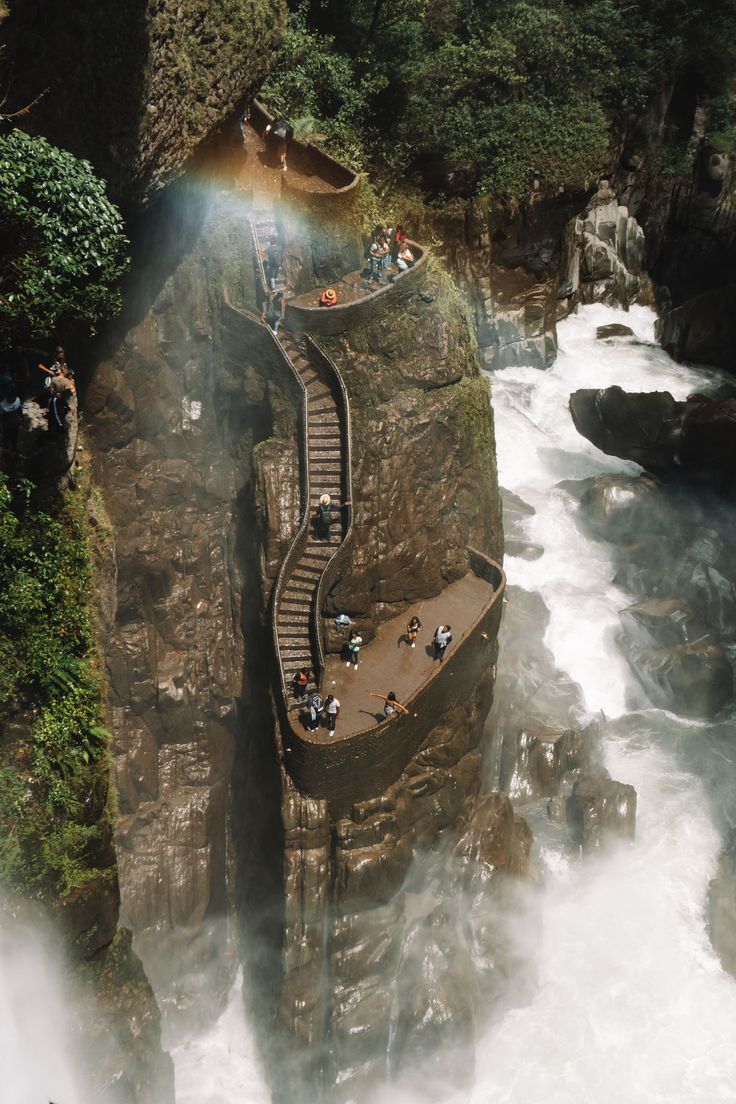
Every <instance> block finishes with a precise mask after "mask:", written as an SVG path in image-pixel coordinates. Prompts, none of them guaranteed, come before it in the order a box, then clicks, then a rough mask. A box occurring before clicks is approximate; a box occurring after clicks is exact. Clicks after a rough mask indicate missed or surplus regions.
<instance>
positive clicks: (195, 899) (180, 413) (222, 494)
mask: <svg viewBox="0 0 736 1104" xmlns="http://www.w3.org/2000/svg"><path fill="white" fill-rule="evenodd" d="M246 232H247V223H245V222H244V216H243V213H242V211H240V209H235V208H233V207H232V206H230V207H229V208H228V207H227V205H224V207H220V206H218V204H217V202H216V201H215V200H214V199H213V198H212V197H204V196H202V194H201V193H199V194H198V196H195V194H194V193H192V192H190V191H188V190H186V189H184V190H183V191H181V192H177V193H175V194H172V195H171V196H170V197H169V206H168V207H167V208H166V210H165V211H159V213H158V216H157V218H156V220H155V227H154V230H152V232H151V234H150V235H148V237H147V238H146V240H147V243H148V246H147V248H148V249H149V250H150V253H146V254H145V255H144V256H142V257H141V258H140V259H139V260H140V267H139V269H137V270H136V271H135V272H134V274H133V277H132V280H131V287H130V288H129V295H128V303H129V313H128V315H127V316H126V317H124V318H123V319H121V321H120V323H119V325H116V327H115V328H114V329H112V330H111V331H110V333H109V334H108V335H106V337H105V339H104V341H103V343H102V345H101V348H100V358H99V361H98V363H97V365H96V366H95V368H94V371H93V373H92V376H91V379H90V382H89V384H88V386H87V389H86V395H85V410H86V414H87V417H88V419H89V420H90V424H91V430H90V442H91V451H92V455H93V459H94V464H95V467H96V470H97V472H98V474H99V481H100V483H101V484H102V487H103V490H104V494H105V499H106V502H107V505H108V509H109V513H110V518H111V520H112V523H113V526H114V528H115V532H116V543H117V593H116V614H115V619H114V624H113V626H112V630H111V634H110V642H109V646H108V649H107V667H108V675H109V680H110V687H111V715H112V729H113V733H114V769H115V777H116V783H117V790H118V795H119V803H120V817H119V822H118V832H117V841H116V842H117V850H118V860H119V867H120V876H121V886H122V897H123V912H124V916H125V918H126V922H127V923H128V924H129V925H130V926H131V927H132V928H133V930H134V932H135V937H136V946H137V948H138V950H139V952H140V953H141V955H142V956H143V959H144V963H145V965H146V968H147V970H148V971H149V972H150V974H151V978H152V980H153V982H154V984H155V988H156V991H157V993H158V994H159V996H160V997H161V999H162V1000H163V1001H164V1006H165V1007H166V1008H167V1009H168V1008H170V1009H172V1010H173V1009H174V1008H175V1007H176V1008H177V1009H178V1010H179V1012H181V1014H182V1016H183V1017H184V1018H185V1019H186V1020H187V1021H188V1022H189V1023H190V1024H195V1023H196V1022H198V1021H206V1020H207V1018H208V1017H209V1015H210V1014H211V1012H212V1009H213V1008H214V1007H217V1006H218V1005H219V1001H220V999H221V996H222V992H223V990H224V989H225V988H226V987H227V984H228V980H229V979H230V978H231V976H232V972H233V968H234V963H233V960H232V959H229V960H225V959H219V958H218V956H219V955H220V954H221V952H222V949H223V942H222V939H221V938H220V937H221V936H222V930H223V929H222V924H223V917H224V915H225V913H226V911H227V909H228V896H229V891H228V881H227V876H228V863H229V856H228V846H227V836H226V825H227V818H228V813H229V807H230V782H231V770H232V763H233V756H234V749H235V739H236V736H237V735H238V733H239V732H240V731H241V725H242V721H241V719H240V715H239V708H240V702H241V695H242V694H243V693H244V674H243V672H244V665H245V664H246V663H247V662H248V660H249V659H250V658H251V657H250V656H249V655H246V652H245V645H244V635H245V626H246V625H248V626H249V627H250V630H251V634H252V635H253V639H254V640H256V639H257V635H256V634H257V631H258V626H259V623H260V617H261V608H262V607H261V602H265V597H266V595H267V591H266V592H265V594H264V595H263V596H262V597H261V596H260V595H261V592H260V588H258V589H253V591H252V594H253V598H252V599H251V600H250V601H249V603H247V604H246V605H244V604H243V603H242V601H241V594H242V590H243V587H244V586H245V585H246V579H247V578H249V577H251V575H252V576H254V577H257V574H258V572H259V565H258V564H257V563H255V562H253V560H254V558H255V557H257V553H255V552H253V551H252V550H253V549H254V548H255V547H256V543H255V534H257V533H259V531H260V526H261V525H267V524H270V523H271V520H272V519H273V518H276V517H279V518H280V519H281V520H280V522H279V525H278V527H277V529H276V530H275V531H274V532H273V534H272V536H271V538H270V540H269V543H268V545H267V547H266V549H265V551H264V561H265V565H266V568H265V569H266V572H267V573H268V572H271V573H272V572H274V571H275V570H276V565H277V562H279V561H280V558H281V556H282V555H283V551H284V548H285V546H286V545H287V544H288V538H289V537H290V535H291V533H290V529H289V526H290V524H292V525H293V522H294V515H295V512H296V511H297V510H298V505H297V504H296V503H295V502H294V497H295V495H296V494H298V483H297V484H296V488H295V483H294V480H293V471H294V468H293V462H294V461H293V454H294V452H295V446H294V445H293V444H292V446H291V452H290V449H289V443H290V442H292V443H293V442H294V439H295V421H294V412H293V408H292V406H291V399H290V396H289V393H288V384H287V383H285V382H284V377H283V372H282V375H281V376H280V375H279V369H278V364H277V363H274V364H269V363H268V361H267V358H264V357H263V356H262V355H261V354H260V350H259V349H257V348H256V347H255V346H254V342H253V337H252V332H251V330H250V329H249V328H248V326H247V324H246V323H245V322H243V320H242V319H239V317H238V316H237V315H236V314H235V313H234V312H232V311H229V310H228V309H227V308H226V305H225V303H224V300H223V292H224V291H227V292H228V294H229V295H230V296H232V297H235V296H240V297H241V298H242V297H244V296H245V295H246V294H247V289H245V288H244V287H243V283H242V282H243V275H242V241H243V238H244V236H245V234H246ZM185 242H188V243H189V251H188V252H186V251H185V252H184V253H182V251H181V246H182V244H183V243H185ZM233 257H235V258H236V261H235V263H233V260H232V259H233ZM271 436H278V437H279V438H280V440H281V442H282V445H281V448H280V449H277V448H275V447H274V448H270V449H269V448H268V447H267V446H265V445H264V447H263V448H262V449H261V452H260V455H258V453H257V454H256V459H257V460H258V461H259V464H258V468H257V475H256V474H255V473H254V468H253V459H252V457H251V449H252V448H253V447H254V446H255V445H257V444H259V443H260V442H265V441H266V439H268V438H269V437H271ZM275 470H278V472H280V473H281V475H282V476H283V477H284V482H281V479H280V477H279V476H276V475H274V471H275ZM257 659H258V646H257V645H256V644H254V646H253V657H252V662H254V661H257ZM248 693H250V691H248ZM252 693H253V694H254V695H256V694H261V695H262V694H263V684H261V685H260V687H259V690H258V691H255V690H254V691H253V692H252ZM253 708H255V707H253ZM253 708H252V709H251V710H250V712H249V713H248V714H247V716H250V717H254V716H255V713H254V711H253ZM259 716H260V714H259ZM264 819H265V813H264ZM276 845H277V841H276ZM165 948H166V949H165ZM216 960H217V961H216Z"/></svg>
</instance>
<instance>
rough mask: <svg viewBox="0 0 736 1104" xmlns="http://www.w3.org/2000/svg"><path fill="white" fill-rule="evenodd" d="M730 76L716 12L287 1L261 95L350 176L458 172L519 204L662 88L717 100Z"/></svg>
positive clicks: (507, 3)
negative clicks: (312, 130)
mask: <svg viewBox="0 0 736 1104" xmlns="http://www.w3.org/2000/svg"><path fill="white" fill-rule="evenodd" d="M734 70H736V7H735V6H734V5H733V4H732V3H729V4H724V3H723V0H391V3H389V2H388V0H296V2H295V3H293V4H292V14H291V18H290V28H289V31H288V34H287V38H286V42H285V45H284V53H283V55H281V57H280V60H279V65H278V67H277V69H276V71H275V72H274V73H273V74H272V76H271V78H270V80H269V83H268V85H267V86H266V88H265V89H264V94H265V96H266V98H267V99H272V100H273V102H274V104H275V106H277V107H278V109H279V110H280V111H281V112H284V113H286V114H291V115H296V116H298V115H301V114H304V113H305V112H308V113H309V114H310V115H311V116H314V118H315V125H318V126H319V129H320V130H322V131H324V132H325V133H326V134H327V135H328V136H329V138H330V140H331V141H332V143H333V146H334V148H335V149H336V150H337V152H338V153H342V154H343V155H350V153H351V152H352V153H354V155H355V156H354V160H356V161H357V163H358V167H363V166H367V165H369V164H371V163H372V164H373V165H374V166H375V165H378V166H381V167H385V166H388V168H389V169H390V170H392V171H393V173H394V174H395V175H397V174H399V173H401V172H403V171H405V170H406V169H407V168H408V167H412V166H413V167H417V166H419V165H422V164H431V163H432V162H438V161H443V160H450V161H452V160H458V161H460V162H462V163H463V165H464V166H469V167H470V169H471V173H470V175H471V176H474V178H475V181H476V187H477V189H478V190H481V191H489V192H491V193H496V194H515V195H519V194H521V193H523V192H524V190H525V189H526V188H527V187H528V185H529V180H530V176H531V174H532V172H534V173H538V174H541V176H542V177H543V178H544V179H545V180H546V181H547V182H548V183H551V184H579V183H581V182H582V181H583V180H584V179H585V178H586V177H587V176H588V175H589V174H590V173H591V172H592V171H594V170H595V169H596V167H597V165H598V163H599V162H600V158H601V155H602V153H603V152H604V150H605V148H606V145H607V143H608V141H609V133H610V128H611V125H612V123H613V122H614V121H616V120H618V119H620V118H622V117H625V118H626V119H628V120H633V119H635V118H636V117H637V115H640V114H642V113H643V112H644V110H645V109H646V107H647V105H648V103H649V102H651V99H652V97H653V96H654V95H655V94H657V93H658V92H660V91H662V90H664V89H665V88H666V87H667V85H668V84H669V85H670V86H671V85H672V84H673V83H675V82H676V81H678V80H680V81H686V82H687V84H688V87H690V88H691V89H692V91H693V95H694V96H698V97H701V98H702V97H704V96H707V97H717V96H718V94H719V93H723V92H724V90H725V88H726V83H727V80H728V77H729V75H731V74H733V72H734ZM720 114H723V112H721V113H720ZM713 115H714V117H715V115H716V111H715V110H714V112H713ZM719 125H720V129H721V130H726V129H727V125H726V123H724V124H719Z"/></svg>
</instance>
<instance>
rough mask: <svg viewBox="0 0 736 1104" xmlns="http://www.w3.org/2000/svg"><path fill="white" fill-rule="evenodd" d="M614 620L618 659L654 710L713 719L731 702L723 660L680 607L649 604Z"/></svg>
mask: <svg viewBox="0 0 736 1104" xmlns="http://www.w3.org/2000/svg"><path fill="white" fill-rule="evenodd" d="M619 617H620V620H621V624H622V626H623V630H624V632H623V637H622V644H623V650H624V654H625V656H626V658H627V660H628V661H629V664H630V665H631V668H632V670H633V671H634V674H635V675H636V677H637V678H638V679H639V681H640V683H641V684H642V686H643V687H644V689H645V690H646V692H647V694H648V696H649V697H650V699H651V700H652V702H653V703H654V704H655V705H658V706H660V707H661V708H662V709H671V710H673V711H674V712H676V713H682V714H683V715H685V716H688V717H713V716H715V714H716V713H717V712H718V711H719V710H720V709H721V708H722V707H723V706H724V705H725V704H726V702H727V701H729V700H730V699H731V698H732V696H733V671H732V668H731V664H730V663H729V660H728V657H727V655H726V653H725V651H724V650H723V648H722V647H721V645H720V644H717V643H715V642H714V640H713V638H712V637H711V635H710V633H709V632H708V630H707V629H706V628H705V626H704V625H703V624H702V622H701V621H700V620H699V619H698V618H697V617H696V616H695V614H694V613H693V611H692V610H691V609H690V607H689V606H687V605H686V604H685V603H684V602H682V601H681V600H679V599H652V600H650V601H648V602H642V603H639V604H638V605H634V606H629V607H628V608H627V609H624V610H622V611H621V613H620V614H619Z"/></svg>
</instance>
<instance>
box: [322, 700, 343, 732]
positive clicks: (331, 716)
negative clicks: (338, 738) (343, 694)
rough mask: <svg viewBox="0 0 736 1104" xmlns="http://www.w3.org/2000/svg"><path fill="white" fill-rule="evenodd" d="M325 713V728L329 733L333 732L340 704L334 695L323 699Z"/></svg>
mask: <svg viewBox="0 0 736 1104" xmlns="http://www.w3.org/2000/svg"><path fill="white" fill-rule="evenodd" d="M325 712H326V713H327V727H328V728H329V730H330V732H334V731H335V725H336V724H337V718H338V716H339V715H340V702H339V701H338V700H337V698H336V697H335V695H334V694H328V695H327V698H326V699H325Z"/></svg>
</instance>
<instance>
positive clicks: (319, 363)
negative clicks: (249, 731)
mask: <svg viewBox="0 0 736 1104" xmlns="http://www.w3.org/2000/svg"><path fill="white" fill-rule="evenodd" d="M252 220H253V228H254V236H255V243H256V248H258V249H259V250H260V251H263V250H265V248H266V246H267V244H268V242H269V241H270V239H271V238H274V237H276V238H277V237H278V228H277V224H276V220H275V218H274V215H273V213H272V212H271V211H267V210H258V211H254V212H253V216H252ZM264 279H265V277H264ZM284 286H285V285H284V282H283V279H282V277H281V274H279V278H278V279H277V280H276V288H275V290H277V291H278V290H279V289H280V288H283V287H284ZM276 340H277V341H278V343H279V344H280V346H281V349H282V350H283V352H284V353H285V354H286V356H287V358H288V360H289V363H290V365H291V367H292V369H293V371H294V373H295V375H297V376H298V377H299V379H300V380H301V382H302V384H303V385H304V389H305V393H306V426H307V434H306V436H307V440H306V454H307V465H308V475H309V502H308V503H305V504H303V507H304V506H306V508H307V514H308V520H307V525H306V528H303V529H302V530H300V534H299V535H298V536H297V538H296V541H295V545H294V546H292V548H291V549H290V552H289V555H288V557H287V565H288V566H287V569H286V570H285V571H284V572H283V574H282V576H281V577H280V580H279V584H278V587H277V593H276V595H275V626H276V639H277V647H278V653H279V662H280V665H281V672H282V677H283V682H284V688H285V691H286V700H287V707H288V708H289V709H298V708H299V707H300V704H299V702H297V701H295V699H294V697H293V693H292V689H291V680H292V679H293V677H294V675H295V674H296V673H297V671H299V670H300V668H302V667H308V668H309V670H310V672H311V674H312V682H311V683H310V689H311V688H312V687H313V686H317V685H319V681H320V678H321V675H322V671H321V669H320V660H319V652H318V647H317V641H316V632H317V615H318V612H319V611H318V610H317V608H316V600H317V591H318V587H319V583H320V579H321V578H322V575H323V573H324V570H325V568H326V566H327V564H328V562H329V561H330V560H331V559H332V556H333V555H334V553H335V552H336V551H337V549H338V548H339V547H340V545H341V544H342V542H343V539H344V537H345V532H346V519H345V517H344V511H342V510H340V511H339V512H338V511H337V510H335V511H333V525H332V531H331V539H330V540H329V541H325V540H318V539H317V537H316V533H315V516H316V510H317V506H318V504H319V500H320V497H321V496H322V495H323V494H328V495H329V496H330V498H331V499H332V502H333V504H334V505H336V506H341V505H342V503H343V502H344V501H345V499H346V498H348V497H349V492H350V488H349V487H347V486H346V483H347V474H346V473H347V465H346V455H347V442H346V441H345V440H344V433H345V429H344V426H345V422H344V420H343V418H342V417H341V410H340V399H339V396H340V390H339V385H338V382H337V380H336V379H335V377H334V371H333V370H332V369H331V368H330V365H329V361H327V360H323V359H322V358H321V357H318V356H317V355H315V354H312V355H310V353H309V351H308V346H307V343H306V341H305V340H304V339H301V338H300V337H299V336H297V335H295V334H291V333H284V332H283V331H280V332H279V335H278V337H277V338H276Z"/></svg>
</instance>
